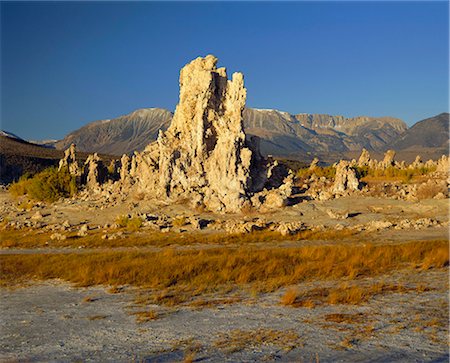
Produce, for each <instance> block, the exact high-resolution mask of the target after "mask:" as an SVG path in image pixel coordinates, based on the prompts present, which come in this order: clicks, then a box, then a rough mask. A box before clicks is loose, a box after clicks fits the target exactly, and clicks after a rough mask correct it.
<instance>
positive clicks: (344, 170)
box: [332, 160, 360, 195]
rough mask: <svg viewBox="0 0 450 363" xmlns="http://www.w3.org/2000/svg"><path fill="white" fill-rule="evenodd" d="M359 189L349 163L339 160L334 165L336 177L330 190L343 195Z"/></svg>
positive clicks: (357, 181)
mask: <svg viewBox="0 0 450 363" xmlns="http://www.w3.org/2000/svg"><path fill="white" fill-rule="evenodd" d="M359 189H360V183H359V180H358V178H357V176H356V172H355V170H354V169H353V168H352V167H351V163H350V162H348V161H346V160H341V161H340V162H339V163H338V164H337V165H336V177H335V179H334V184H333V187H332V192H333V193H334V194H337V195H344V194H347V193H348V192H354V191H357V190H359Z"/></svg>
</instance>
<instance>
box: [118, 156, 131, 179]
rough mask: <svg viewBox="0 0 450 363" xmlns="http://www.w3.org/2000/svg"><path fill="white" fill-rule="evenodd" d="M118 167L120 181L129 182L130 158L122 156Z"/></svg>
mask: <svg viewBox="0 0 450 363" xmlns="http://www.w3.org/2000/svg"><path fill="white" fill-rule="evenodd" d="M120 165H121V166H120V181H121V182H122V183H125V182H126V181H128V180H130V157H129V156H128V155H127V154H123V155H122V158H121V159H120Z"/></svg>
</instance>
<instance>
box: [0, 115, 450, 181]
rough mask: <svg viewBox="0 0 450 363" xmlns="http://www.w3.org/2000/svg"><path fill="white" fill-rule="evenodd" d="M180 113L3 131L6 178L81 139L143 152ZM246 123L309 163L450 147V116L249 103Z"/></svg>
mask: <svg viewBox="0 0 450 363" xmlns="http://www.w3.org/2000/svg"><path fill="white" fill-rule="evenodd" d="M172 116H173V114H172V113H171V112H170V111H167V110H164V109H159V108H145V109H139V110H136V111H134V112H132V113H130V114H128V115H125V116H121V117H117V118H114V119H111V120H100V121H94V122H91V123H89V124H87V125H85V126H83V127H82V128H80V129H78V130H76V131H73V132H71V133H69V134H68V135H67V136H66V137H64V138H63V139H62V140H59V141H56V142H55V141H51V140H47V141H45V142H41V143H40V145H38V142H27V141H25V140H23V139H22V138H20V137H19V136H17V135H15V134H12V133H9V132H6V131H0V183H2V184H4V183H9V182H11V181H12V180H17V178H18V177H20V175H22V174H23V173H25V172H31V173H35V172H37V171H39V170H42V169H43V168H45V167H48V166H52V165H57V164H58V161H59V159H60V158H61V157H62V155H63V152H62V150H64V149H66V148H67V147H68V146H69V145H70V144H71V143H75V144H76V145H77V150H78V151H79V152H81V153H80V154H79V157H80V160H81V161H82V160H84V159H85V158H86V157H87V155H88V154H87V153H92V152H98V153H101V154H102V158H104V159H106V160H111V159H112V158H113V157H114V155H115V156H119V155H122V154H124V153H128V154H131V153H133V152H134V151H135V150H138V151H140V150H143V149H144V148H145V146H147V145H148V144H149V143H150V142H151V141H154V140H156V138H157V136H158V132H159V130H166V129H167V127H168V126H169V124H170V122H171V119H172ZM244 126H245V129H246V132H247V133H248V134H250V135H257V136H259V137H260V139H261V151H262V153H263V154H265V155H273V156H274V157H278V158H284V159H291V160H300V161H302V162H306V163H308V162H310V161H311V160H312V159H313V158H314V157H319V159H320V160H321V161H322V162H324V163H332V162H335V161H336V160H339V159H340V158H345V159H352V158H357V157H358V156H359V154H360V153H361V150H362V148H363V147H364V148H366V149H367V150H369V151H370V153H371V155H372V156H373V157H375V158H377V159H381V158H382V155H383V152H384V151H385V150H387V149H394V150H396V151H397V157H396V159H397V160H405V161H407V162H411V161H412V160H414V158H415V157H416V155H421V156H422V158H423V159H424V160H428V159H430V158H431V159H437V158H439V157H440V156H441V155H443V154H448V152H449V149H448V148H449V114H448V113H441V114H439V115H437V116H434V117H430V118H427V119H425V120H422V121H419V122H417V123H416V124H415V125H413V126H412V127H411V128H408V127H407V126H406V124H405V123H404V122H403V121H401V120H399V119H396V118H392V117H353V118H345V117H343V116H331V115H323V114H296V115H292V114H289V113H287V112H283V111H278V110H263V109H251V108H248V109H245V111H244Z"/></svg>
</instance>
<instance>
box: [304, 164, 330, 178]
mask: <svg viewBox="0 0 450 363" xmlns="http://www.w3.org/2000/svg"><path fill="white" fill-rule="evenodd" d="M312 175H315V176H317V177H318V178H321V177H325V178H327V179H334V177H335V176H336V168H335V167H334V166H325V167H320V166H316V167H315V168H314V169H313V170H311V169H309V167H308V168H303V169H300V170H298V171H297V178H300V179H308V178H310V177H311V176H312Z"/></svg>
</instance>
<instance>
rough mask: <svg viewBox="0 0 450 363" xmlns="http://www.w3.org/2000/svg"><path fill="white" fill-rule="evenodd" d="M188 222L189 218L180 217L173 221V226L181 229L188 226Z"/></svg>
mask: <svg viewBox="0 0 450 363" xmlns="http://www.w3.org/2000/svg"><path fill="white" fill-rule="evenodd" d="M188 222H189V220H188V218H187V217H185V216H178V217H176V218H174V219H173V220H172V226H174V227H178V228H180V227H183V226H185V225H187V224H188Z"/></svg>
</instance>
